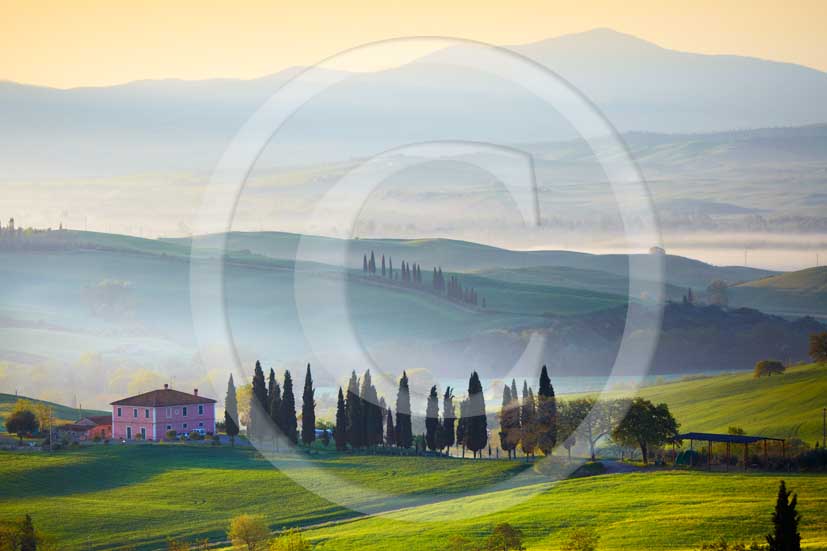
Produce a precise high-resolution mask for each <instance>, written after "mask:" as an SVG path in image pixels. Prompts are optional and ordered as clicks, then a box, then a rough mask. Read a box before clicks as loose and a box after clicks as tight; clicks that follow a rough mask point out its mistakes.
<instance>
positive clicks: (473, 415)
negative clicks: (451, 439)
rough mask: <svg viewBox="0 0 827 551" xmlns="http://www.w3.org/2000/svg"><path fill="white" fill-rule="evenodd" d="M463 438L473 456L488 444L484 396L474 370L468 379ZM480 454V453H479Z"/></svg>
mask: <svg viewBox="0 0 827 551" xmlns="http://www.w3.org/2000/svg"><path fill="white" fill-rule="evenodd" d="M465 433H466V436H465V440H466V442H467V444H468V449H469V450H471V451H472V452H473V453H474V457H477V454H478V453H479V452H480V451H482V450H483V449H485V446H486V445H487V444H488V419H487V418H486V415H485V397H484V396H483V394H482V383H481V382H480V376H479V375H477V372H476V371H474V372H473V373H471V377H470V379H469V380H468V421H467V422H466V426H465ZM480 456H481V455H480Z"/></svg>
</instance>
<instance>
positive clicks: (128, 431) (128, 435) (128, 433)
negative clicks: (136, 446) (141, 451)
mask: <svg viewBox="0 0 827 551" xmlns="http://www.w3.org/2000/svg"><path fill="white" fill-rule="evenodd" d="M126 439H127V440H132V427H126Z"/></svg>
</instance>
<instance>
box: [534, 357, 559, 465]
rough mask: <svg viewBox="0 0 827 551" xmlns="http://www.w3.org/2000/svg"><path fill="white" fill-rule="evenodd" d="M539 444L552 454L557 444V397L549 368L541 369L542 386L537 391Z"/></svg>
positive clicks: (546, 453)
mask: <svg viewBox="0 0 827 551" xmlns="http://www.w3.org/2000/svg"><path fill="white" fill-rule="evenodd" d="M536 426H537V446H538V447H539V448H540V450H542V452H543V454H545V455H551V452H552V451H553V450H554V446H556V445H557V398H556V397H555V396H554V387H553V386H552V385H551V379H550V378H549V376H548V368H547V367H546V366H543V369H542V370H541V371H540V388H539V389H538V391H537V419H536Z"/></svg>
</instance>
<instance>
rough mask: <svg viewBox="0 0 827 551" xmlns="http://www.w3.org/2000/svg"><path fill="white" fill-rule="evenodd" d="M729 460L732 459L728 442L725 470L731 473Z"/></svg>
mask: <svg viewBox="0 0 827 551" xmlns="http://www.w3.org/2000/svg"><path fill="white" fill-rule="evenodd" d="M729 458H730V453H729V442H727V443H726V466H725V469H726V471H727V472H729Z"/></svg>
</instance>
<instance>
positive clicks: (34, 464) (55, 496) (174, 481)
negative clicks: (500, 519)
mask: <svg viewBox="0 0 827 551" xmlns="http://www.w3.org/2000/svg"><path fill="white" fill-rule="evenodd" d="M322 457H323V459H317V460H315V461H314V462H312V463H311V464H310V465H309V466H306V467H305V468H306V469H308V470H309V471H310V469H311V467H321V468H324V469H326V471H325V472H327V473H330V474H333V475H335V476H337V477H341V479H342V480H344V481H347V482H350V483H353V484H359V485H363V486H366V487H368V488H371V489H374V490H378V491H381V492H389V493H394V494H402V495H409V496H410V495H420V496H423V497H428V496H450V495H452V494H453V495H461V494H462V493H463V492H465V491H467V490H469V489H473V488H474V487H483V486H487V485H489V484H492V483H494V482H497V481H499V480H501V479H503V478H507V477H508V476H509V475H510V474H511V473H515V472H518V471H520V470H522V469H523V468H525V465H524V464H522V463H508V462H494V461H491V462H479V463H475V462H473V461H471V460H422V459H418V458H404V457H381V456H368V457H359V456H356V457H350V456H337V455H334V456H332V457H327V456H322ZM310 472H312V471H310ZM298 474H299V475H301V474H302V473H301V472H299V473H298ZM354 505H355V506H358V508H359V509H361V510H366V509H368V510H369V509H371V508H373V509H375V508H377V507H380V506H381V504H378V503H370V502H365V503H358V502H354ZM25 513H31V514H32V517H33V518H34V520H35V522H36V524H37V526H38V527H39V528H40V529H42V530H43V531H44V532H46V533H48V534H50V535H52V536H53V537H55V538H56V539H57V540H58V541H59V542H60V543H61V545H62V547H61V548H62V549H67V550H68V549H88V548H91V549H112V548H116V547H117V546H118V545H124V544H127V543H132V544H136V545H137V546H138V547H139V548H140V549H157V548H159V547H163V546H164V542H165V539H166V538H167V537H168V536H172V537H186V538H192V539H194V538H195V537H209V538H211V539H214V540H216V539H220V538H222V537H223V535H224V530H225V529H226V525H227V523H228V522H229V519H230V518H231V517H232V516H234V515H237V514H241V513H255V514H263V515H265V516H266V518H267V520H268V522H269V523H270V525H271V527H272V528H273V529H277V528H280V527H283V526H292V525H308V524H316V523H322V522H328V521H333V520H339V519H344V518H350V517H353V516H355V515H356V514H357V513H354V512H353V511H351V510H348V509H346V508H344V507H342V506H340V505H336V504H333V503H330V502H328V501H326V500H324V499H322V498H320V497H318V496H316V495H314V494H313V493H311V492H309V491H307V490H305V489H304V488H303V487H302V486H299V485H298V484H296V483H294V482H293V481H292V480H291V479H290V478H288V477H287V476H286V475H284V474H282V473H281V472H279V471H277V470H276V469H275V468H274V467H273V466H272V464H271V463H269V462H268V461H266V460H264V459H262V458H260V457H259V456H257V455H256V454H254V453H253V452H251V451H249V450H242V449H231V448H228V447H220V448H215V447H211V446H206V445H204V446H196V445H191V446H187V445H164V444H154V445H152V444H145V445H134V446H128V447H124V446H117V445H109V446H105V445H98V446H95V447H92V448H84V449H81V450H74V451H65V452H57V453H55V454H52V455H50V454H45V453H37V452H0V520H12V519H16V518H18V517H20V516H21V515H24V514H25Z"/></svg>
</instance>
